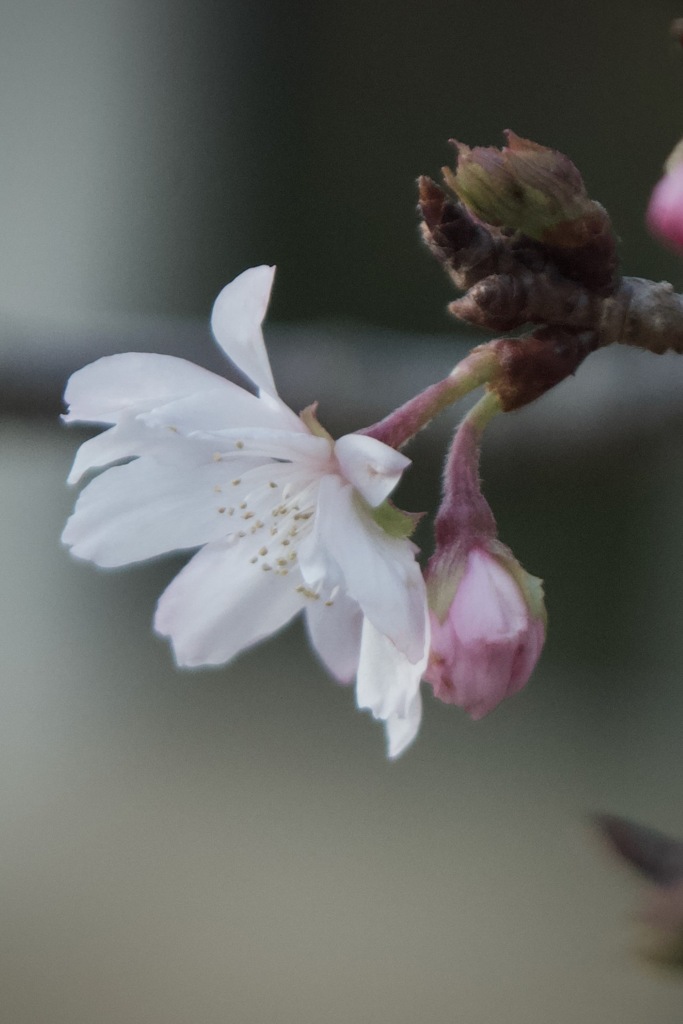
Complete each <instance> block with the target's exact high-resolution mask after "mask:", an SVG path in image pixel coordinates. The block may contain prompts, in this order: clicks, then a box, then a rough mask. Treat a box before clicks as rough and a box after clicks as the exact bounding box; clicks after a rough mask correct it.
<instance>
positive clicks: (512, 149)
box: [443, 132, 617, 290]
mask: <svg viewBox="0 0 683 1024" xmlns="http://www.w3.org/2000/svg"><path fill="white" fill-rule="evenodd" d="M506 136H507V141H508V145H507V146H504V147H503V148H502V149H496V148H495V147H492V146H488V147H485V146H476V147H475V148H473V149H470V148H469V147H468V146H464V145H462V144H460V143H455V145H456V146H457V149H458V163H457V168H456V170H455V172H453V171H451V170H450V169H449V168H444V171H443V173H444V177H445V180H446V183H447V185H448V186H449V187H450V188H451V189H452V191H453V192H455V194H456V195H457V196H458V198H459V199H460V201H461V202H462V203H463V204H464V205H465V206H466V207H467V208H468V209H469V210H470V211H471V212H472V213H473V214H474V215H475V216H476V217H478V218H479V219H480V220H482V221H484V222H485V223H487V224H491V225H493V226H494V227H498V228H501V229H507V230H509V231H514V232H519V233H521V234H522V235H524V236H526V237H527V238H531V239H533V240H534V241H536V242H538V243H541V244H542V245H543V246H544V247H545V248H547V250H548V255H549V256H550V257H551V258H553V259H554V261H555V263H556V265H557V267H558V269H559V270H560V272H561V273H562V274H563V275H564V276H566V277H569V278H570V279H571V280H577V281H581V282H582V283H584V284H586V285H588V286H589V287H592V288H595V289H596V290H602V289H605V290H609V288H610V287H612V286H613V284H614V280H615V275H616V268H617V254H616V240H615V238H614V234H613V232H612V227H611V224H610V220H609V217H608V215H607V212H606V211H605V209H604V208H603V207H602V206H601V205H600V203H597V202H595V201H594V200H592V199H591V198H590V196H589V195H588V193H587V191H586V187H585V185H584V183H583V179H582V177H581V175H580V174H579V172H578V170H577V169H576V167H575V166H574V164H573V163H572V161H571V160H570V159H569V157H567V156H565V155H564V154H563V153H560V152H558V151H557V150H555V149H549V148H548V147H547V146H541V145H539V144H538V143H536V142H531V141H530V140H529V139H522V138H520V137H519V136H518V135H515V134H514V132H507V133H506Z"/></svg>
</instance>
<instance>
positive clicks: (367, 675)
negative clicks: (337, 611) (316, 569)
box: [356, 618, 429, 757]
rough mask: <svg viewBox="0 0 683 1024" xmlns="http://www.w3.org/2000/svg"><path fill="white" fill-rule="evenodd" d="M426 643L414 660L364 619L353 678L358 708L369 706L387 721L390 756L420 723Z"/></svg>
mask: <svg viewBox="0 0 683 1024" xmlns="http://www.w3.org/2000/svg"><path fill="white" fill-rule="evenodd" d="M428 646H429V645H428V644H425V650H424V652H423V654H422V657H421V658H420V660H419V661H418V662H417V663H412V662H410V661H408V659H407V658H406V656H405V655H404V654H402V653H401V652H400V651H399V650H398V648H397V647H396V645H395V644H394V643H392V641H391V640H390V639H389V638H388V637H387V636H384V635H383V634H382V633H380V632H379V631H378V630H377V629H376V628H375V627H374V626H373V624H372V623H371V622H370V620H369V619H367V618H366V619H365V620H364V622H363V633H362V640H361V652H360V664H359V667H358V678H357V682H356V700H357V703H358V707H359V708H368V709H369V710H370V711H371V712H372V714H373V715H374V717H375V718H379V719H381V720H383V721H384V722H386V723H387V738H388V740H389V756H390V757H397V756H398V755H399V754H400V753H402V752H403V750H405V749H406V747H407V746H408V745H409V744H410V743H412V741H413V740H414V738H415V736H416V735H417V730H418V729H419V726H420V716H421V713H422V712H421V701H420V698H419V690H420V679H421V678H422V673H423V671H424V668H425V666H426V664H427V656H428Z"/></svg>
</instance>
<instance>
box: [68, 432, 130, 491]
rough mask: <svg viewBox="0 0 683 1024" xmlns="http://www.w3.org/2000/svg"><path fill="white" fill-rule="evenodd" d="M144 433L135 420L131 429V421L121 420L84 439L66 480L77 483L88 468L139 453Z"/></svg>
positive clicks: (104, 464) (94, 467)
mask: <svg viewBox="0 0 683 1024" xmlns="http://www.w3.org/2000/svg"><path fill="white" fill-rule="evenodd" d="M144 433H145V432H144V431H143V430H141V429H140V427H139V426H138V425H137V424H136V423H135V421H133V429H131V423H130V421H128V422H125V424H124V423H123V422H122V423H121V424H115V425H114V426H113V427H109V429H108V430H105V431H104V432H103V433H102V434H97V436H96V437H91V438H89V439H88V440H87V441H84V442H83V444H82V445H81V446H80V448H79V449H78V451H77V452H76V458H75V459H74V463H73V466H72V467H71V472H70V473H69V476H68V477H67V482H68V483H70V484H75V483H78V481H79V480H80V479H81V477H82V476H83V474H84V473H87V472H88V470H89V469H96V468H98V467H100V466H106V465H107V464H108V463H110V462H118V461H119V460H120V459H127V458H132V457H133V456H134V455H140V454H141V452H140V448H141V447H144V440H143V436H144ZM141 435H142V436H141Z"/></svg>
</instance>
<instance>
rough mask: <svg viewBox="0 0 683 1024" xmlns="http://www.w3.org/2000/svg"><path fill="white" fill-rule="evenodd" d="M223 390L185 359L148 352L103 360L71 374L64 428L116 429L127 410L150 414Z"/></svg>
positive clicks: (213, 377) (218, 382)
mask: <svg viewBox="0 0 683 1024" xmlns="http://www.w3.org/2000/svg"><path fill="white" fill-rule="evenodd" d="M221 384H227V381H223V378H222V377H219V376H218V375H217V374H215V373H211V372H210V371H209V370H204V369H202V367H201V366H195V364H194V363H190V362H188V361H187V359H178V358H176V357H175V356H161V355H156V354H154V353H152V352H125V353H122V354H120V355H114V356H104V357H103V358H102V359H98V360H97V361H96V362H94V363H90V365H89V366H84V367H83V369H82V370H77V371H76V373H74V374H72V375H71V377H70V378H69V381H68V383H67V385H66V391H65V392H64V401H65V402H66V403H67V404H68V405H69V407H70V408H69V411H68V412H67V413H66V415H65V416H64V420H65V422H67V423H72V422H74V421H84V422H92V423H117V422H118V420H119V418H120V416H121V414H122V413H123V412H124V410H127V409H135V410H138V409H152V408H154V406H155V405H159V404H162V403H164V402H170V401H172V400H173V399H176V398H181V397H182V396H183V395H191V394H194V393H196V392H201V391H210V390H213V389H215V388H216V387H219V386H220V385H221Z"/></svg>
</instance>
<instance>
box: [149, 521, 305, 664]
mask: <svg viewBox="0 0 683 1024" xmlns="http://www.w3.org/2000/svg"><path fill="white" fill-rule="evenodd" d="M244 539H245V540H247V538H244ZM249 551H250V548H249V546H248V545H246V546H245V545H243V544H242V543H240V542H239V541H238V542H237V543H235V544H233V545H232V546H231V545H229V544H226V543H224V542H218V543H216V544H209V545H207V546H206V547H205V548H202V550H201V551H199V552H198V553H197V554H196V555H195V556H194V558H193V559H192V560H191V561H190V562H189V564H188V565H186V566H185V568H184V569H183V570H182V572H180V573H179V574H178V576H176V578H175V579H174V580H173V582H172V583H171V584H170V585H169V586H168V587H167V589H166V590H165V591H164V593H163V594H162V595H161V597H160V599H159V604H158V606H157V612H156V617H155V620H154V627H155V629H156V630H157V632H158V633H160V634H161V635H162V636H168V637H170V639H171V642H172V644H173V650H174V653H175V656H176V660H177V662H178V664H179V665H185V666H188V667H190V666H196V665H220V664H223V663H224V662H226V661H230V659H231V658H233V657H234V656H235V655H236V654H238V653H239V652H240V651H242V650H244V649H245V648H246V647H250V646H251V645H252V644H255V643H257V641H259V640H262V639H263V638H264V637H266V636H269V635H270V634H271V633H274V632H276V631H277V630H278V629H280V628H281V627H282V626H284V625H285V624H286V623H287V622H289V620H290V619H291V618H292V617H293V616H294V615H296V613H297V612H298V611H299V610H300V609H301V607H302V605H303V603H304V600H305V599H304V598H303V597H302V596H301V594H299V593H297V591H296V583H297V576H296V574H294V573H292V574H290V575H289V576H277V575H276V574H275V573H274V572H272V571H271V572H264V571H263V570H262V569H261V566H260V565H252V564H251V562H250V560H249V557H248V556H249Z"/></svg>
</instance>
